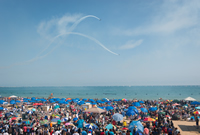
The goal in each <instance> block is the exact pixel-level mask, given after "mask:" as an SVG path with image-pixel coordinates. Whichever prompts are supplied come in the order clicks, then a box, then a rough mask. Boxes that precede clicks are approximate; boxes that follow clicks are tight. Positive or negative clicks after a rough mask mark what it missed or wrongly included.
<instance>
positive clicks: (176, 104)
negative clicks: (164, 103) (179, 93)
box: [172, 103, 180, 106]
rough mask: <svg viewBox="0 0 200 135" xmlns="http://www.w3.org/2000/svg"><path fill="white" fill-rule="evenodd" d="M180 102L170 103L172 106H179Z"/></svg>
mask: <svg viewBox="0 0 200 135" xmlns="http://www.w3.org/2000/svg"><path fill="white" fill-rule="evenodd" d="M179 105H180V104H178V103H175V104H172V106H179Z"/></svg>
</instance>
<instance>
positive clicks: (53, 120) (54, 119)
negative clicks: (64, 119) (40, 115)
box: [51, 118, 60, 122]
mask: <svg viewBox="0 0 200 135" xmlns="http://www.w3.org/2000/svg"><path fill="white" fill-rule="evenodd" d="M58 120H60V118H53V119H52V120H51V121H52V122H57V121H58Z"/></svg>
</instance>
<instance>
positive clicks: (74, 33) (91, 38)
mask: <svg viewBox="0 0 200 135" xmlns="http://www.w3.org/2000/svg"><path fill="white" fill-rule="evenodd" d="M63 35H79V36H82V37H85V38H88V39H90V40H93V41H94V42H96V43H97V44H99V45H100V46H101V47H103V48H104V49H105V50H107V51H108V52H110V53H112V54H115V55H119V54H117V53H115V52H113V51H111V50H109V49H108V48H107V47H105V46H104V45H103V44H102V43H101V42H100V41H98V40H97V39H95V38H93V37H90V36H88V35H85V34H82V33H77V32H66V33H64V34H60V35H57V36H56V37H55V38H54V40H56V39H57V38H59V37H61V36H63ZM57 47H59V45H57V46H55V47H54V48H53V49H52V50H51V51H50V52H48V53H47V54H45V55H43V56H40V57H41V58H44V57H46V56H47V55H49V54H50V53H52V52H53V51H54V50H55V49H56V48H57Z"/></svg>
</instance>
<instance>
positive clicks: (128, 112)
mask: <svg viewBox="0 0 200 135" xmlns="http://www.w3.org/2000/svg"><path fill="white" fill-rule="evenodd" d="M126 115H128V116H132V115H135V111H133V110H128V111H127V112H126Z"/></svg>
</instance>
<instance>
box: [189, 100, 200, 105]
mask: <svg viewBox="0 0 200 135" xmlns="http://www.w3.org/2000/svg"><path fill="white" fill-rule="evenodd" d="M191 105H200V103H199V102H197V101H194V102H192V103H191Z"/></svg>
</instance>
